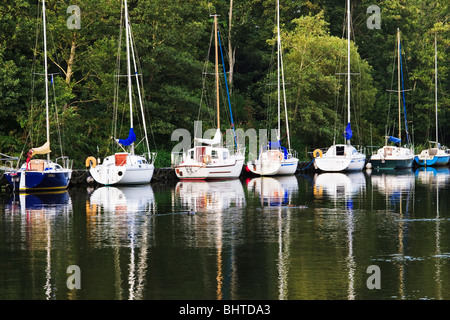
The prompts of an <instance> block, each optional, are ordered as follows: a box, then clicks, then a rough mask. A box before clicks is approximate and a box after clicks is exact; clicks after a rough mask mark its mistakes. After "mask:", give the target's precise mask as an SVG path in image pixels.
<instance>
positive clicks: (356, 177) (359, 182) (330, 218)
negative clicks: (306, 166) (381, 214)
mask: <svg viewBox="0 0 450 320" xmlns="http://www.w3.org/2000/svg"><path fill="white" fill-rule="evenodd" d="M365 190H366V177H365V175H364V173H363V172H349V173H321V174H316V175H315V176H314V198H315V199H316V200H322V199H324V198H329V199H331V201H330V203H331V204H332V206H333V207H332V208H329V209H326V208H321V209H317V210H316V212H315V213H316V216H318V217H319V220H318V221H320V227H323V228H325V229H326V230H327V231H326V232H327V233H328V234H329V233H330V231H331V230H339V229H341V228H343V230H346V232H347V234H346V237H345V242H346V243H345V244H343V246H345V247H346V250H347V255H346V256H345V257H343V258H341V260H340V261H339V263H342V264H343V265H344V267H345V269H347V281H348V283H347V299H348V300H355V299H356V291H355V270H356V262H355V257H354V256H355V253H354V248H353V245H354V242H355V240H354V234H353V233H354V230H355V223H356V222H357V219H358V217H357V215H355V211H354V203H353V200H354V199H355V198H358V197H361V196H362V194H363V193H364V192H365ZM343 204H344V206H343ZM341 217H343V219H342V218H341ZM342 223H344V226H341V224H342ZM340 238H341V237H339V236H338V235H336V239H335V240H334V241H335V242H336V241H339V240H340Z"/></svg>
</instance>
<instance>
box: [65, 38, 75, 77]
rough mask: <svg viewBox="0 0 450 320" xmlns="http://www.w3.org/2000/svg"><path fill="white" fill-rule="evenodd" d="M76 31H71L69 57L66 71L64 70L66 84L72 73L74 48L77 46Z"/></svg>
mask: <svg viewBox="0 0 450 320" xmlns="http://www.w3.org/2000/svg"><path fill="white" fill-rule="evenodd" d="M77 35H78V34H77V33H76V32H74V33H73V38H72V43H71V45H70V55H69V59H68V60H67V71H66V84H70V81H71V80H72V74H73V64H74V61H75V50H76V48H77V38H78V37H77Z"/></svg>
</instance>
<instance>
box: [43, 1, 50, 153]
mask: <svg viewBox="0 0 450 320" xmlns="http://www.w3.org/2000/svg"><path fill="white" fill-rule="evenodd" d="M42 23H43V25H44V26H43V30H44V69H45V70H44V75H45V114H46V126H47V142H48V143H49V144H50V122H49V107H48V70H47V32H46V20H45V0H42ZM47 160H49V161H50V153H47Z"/></svg>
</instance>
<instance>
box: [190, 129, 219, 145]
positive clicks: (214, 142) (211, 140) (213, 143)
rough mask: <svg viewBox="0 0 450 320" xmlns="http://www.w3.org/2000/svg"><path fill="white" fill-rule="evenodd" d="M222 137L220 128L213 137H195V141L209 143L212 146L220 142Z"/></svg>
mask: <svg viewBox="0 0 450 320" xmlns="http://www.w3.org/2000/svg"><path fill="white" fill-rule="evenodd" d="M221 138H222V134H221V133H220V129H217V131H216V133H215V135H214V138H213V139H202V138H194V141H195V142H200V143H205V144H209V145H210V146H214V145H218V144H220V140H221Z"/></svg>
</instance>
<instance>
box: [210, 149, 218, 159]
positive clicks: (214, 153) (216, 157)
mask: <svg viewBox="0 0 450 320" xmlns="http://www.w3.org/2000/svg"><path fill="white" fill-rule="evenodd" d="M211 158H212V159H218V158H219V156H218V155H217V150H211Z"/></svg>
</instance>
